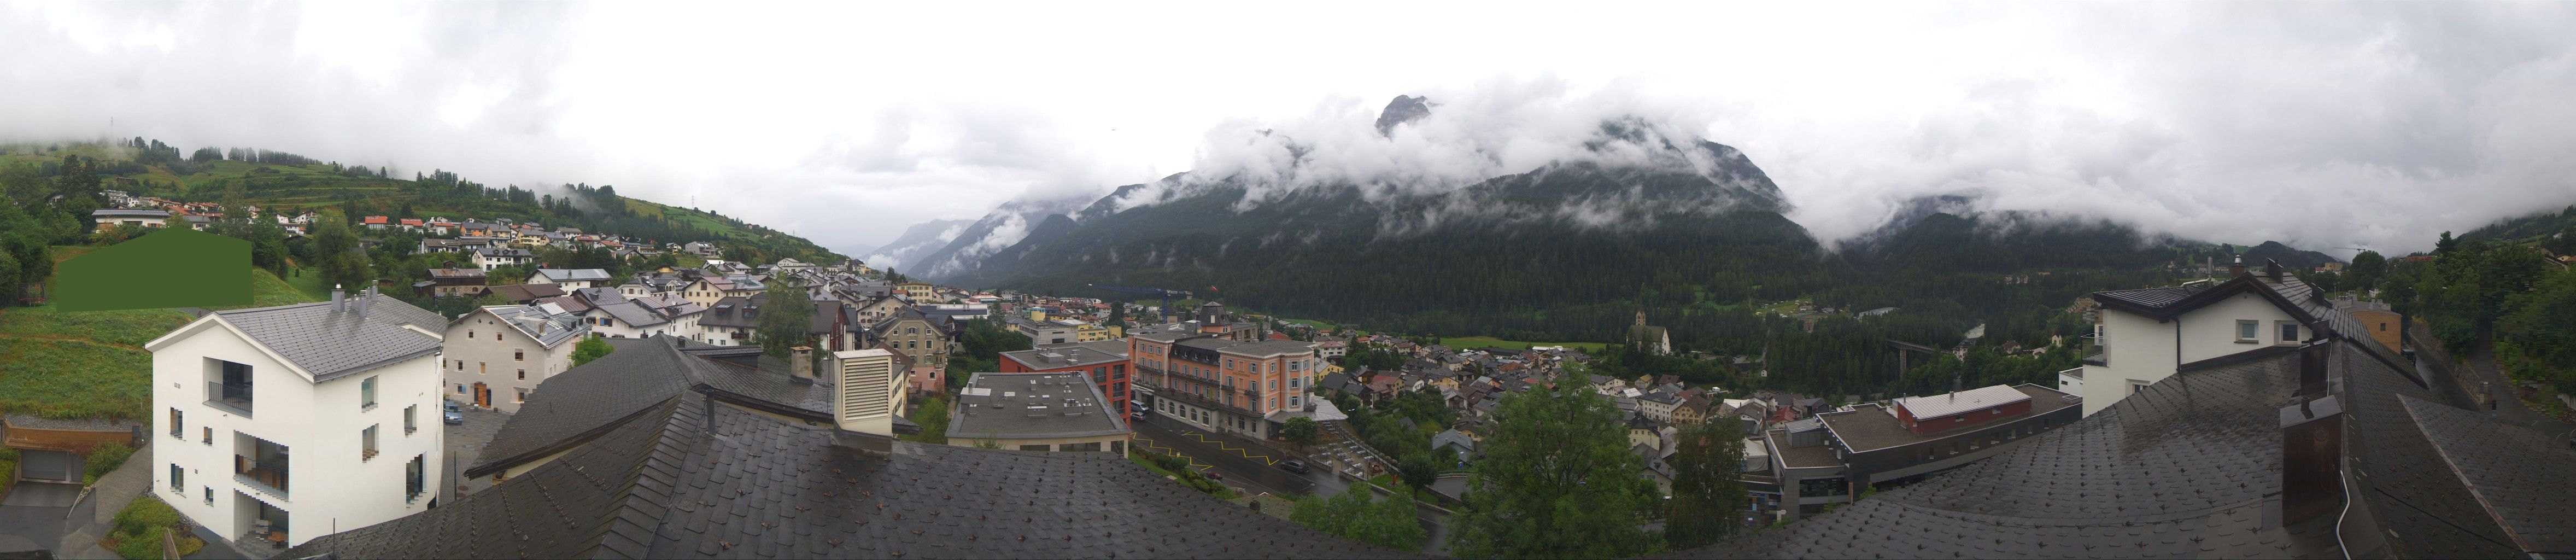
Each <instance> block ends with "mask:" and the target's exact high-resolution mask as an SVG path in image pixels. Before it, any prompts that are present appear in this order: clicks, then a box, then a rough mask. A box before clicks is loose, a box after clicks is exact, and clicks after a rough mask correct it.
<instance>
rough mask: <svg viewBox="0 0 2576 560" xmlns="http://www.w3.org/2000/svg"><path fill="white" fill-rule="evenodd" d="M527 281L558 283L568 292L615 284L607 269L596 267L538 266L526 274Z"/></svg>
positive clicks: (531, 282) (533, 282) (532, 282)
mask: <svg viewBox="0 0 2576 560" xmlns="http://www.w3.org/2000/svg"><path fill="white" fill-rule="evenodd" d="M528 283H530V284H560V285H562V286H563V290H564V291H567V292H569V291H573V290H578V289H582V288H607V287H611V286H614V285H615V284H616V280H615V279H612V278H609V277H608V271H607V270H602V269H597V268H540V269H537V271H536V272H533V273H530V274H528Z"/></svg>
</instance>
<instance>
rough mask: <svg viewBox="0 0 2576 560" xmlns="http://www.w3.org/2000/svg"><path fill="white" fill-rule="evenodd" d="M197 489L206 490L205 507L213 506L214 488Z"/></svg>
mask: <svg viewBox="0 0 2576 560" xmlns="http://www.w3.org/2000/svg"><path fill="white" fill-rule="evenodd" d="M199 488H204V489H206V505H210V506H211V505H215V487H213V486H200V487H199Z"/></svg>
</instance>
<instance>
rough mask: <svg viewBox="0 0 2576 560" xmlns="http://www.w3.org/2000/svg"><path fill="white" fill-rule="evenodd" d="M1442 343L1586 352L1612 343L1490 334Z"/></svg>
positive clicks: (1454, 345)
mask: <svg viewBox="0 0 2576 560" xmlns="http://www.w3.org/2000/svg"><path fill="white" fill-rule="evenodd" d="M1440 343H1441V344H1444V345H1447V346H1448V347H1450V348H1454V349H1466V348H1484V347H1487V346H1500V347H1504V348H1510V349H1513V350H1528V349H1529V348H1530V347H1531V346H1564V347H1568V348H1575V349H1580V350H1583V351H1585V352H1599V351H1601V348H1603V347H1606V346H1609V345H1610V344H1609V343H1606V342H1523V341H1518V340H1503V339H1499V338H1494V337H1490V336H1467V337H1455V338H1442V339H1440Z"/></svg>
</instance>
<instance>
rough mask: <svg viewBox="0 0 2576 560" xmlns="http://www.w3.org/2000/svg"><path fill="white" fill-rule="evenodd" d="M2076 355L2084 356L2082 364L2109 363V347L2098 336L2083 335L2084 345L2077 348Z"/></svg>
mask: <svg viewBox="0 0 2576 560" xmlns="http://www.w3.org/2000/svg"><path fill="white" fill-rule="evenodd" d="M2076 355H2079V356H2083V357H2084V365H2088V366H2107V365H2111V349H2110V348H2109V347H2107V346H2104V345H2103V344H2102V338H2101V337H2100V336H2086V337H2084V345H2083V346H2082V347H2079V348H2077V350H2076Z"/></svg>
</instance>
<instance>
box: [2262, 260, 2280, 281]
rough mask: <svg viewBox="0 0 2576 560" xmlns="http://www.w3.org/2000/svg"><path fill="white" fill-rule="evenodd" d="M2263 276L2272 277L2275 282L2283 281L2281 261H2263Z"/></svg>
mask: <svg viewBox="0 0 2576 560" xmlns="http://www.w3.org/2000/svg"><path fill="white" fill-rule="evenodd" d="M2263 275H2264V276H2270V277H2272V281H2274V282H2279V281H2281V261H2276V260H2272V259H2263Z"/></svg>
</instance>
